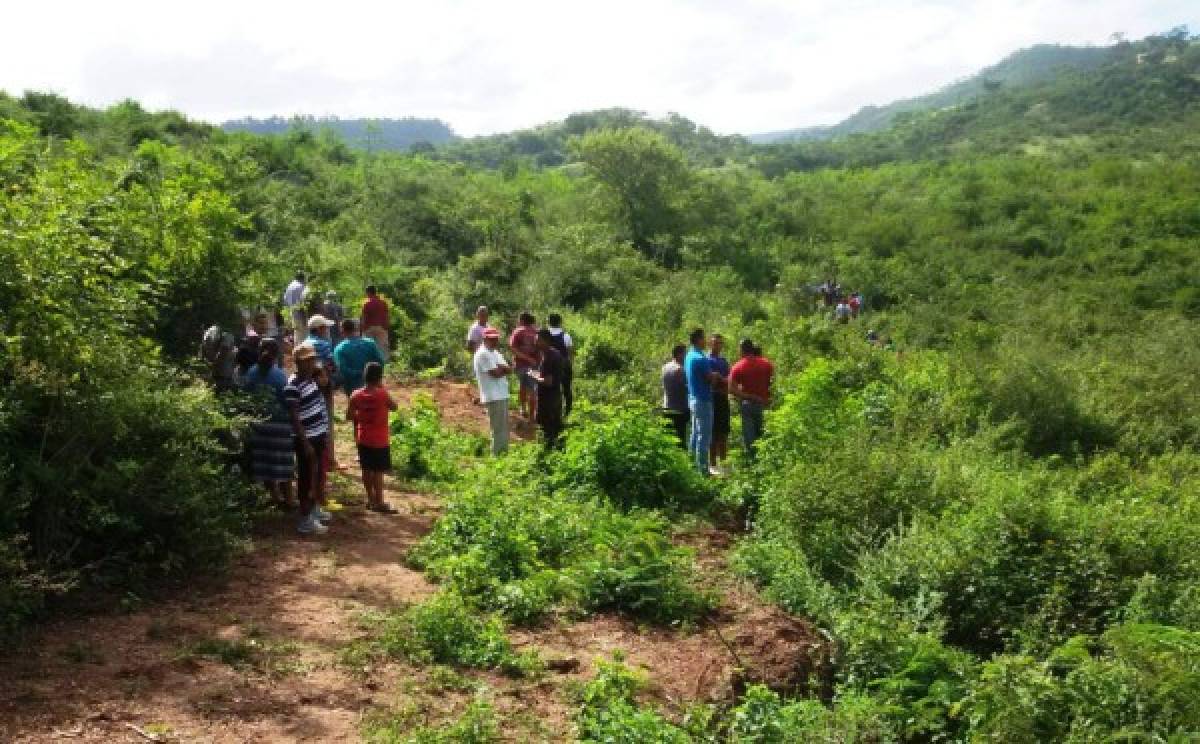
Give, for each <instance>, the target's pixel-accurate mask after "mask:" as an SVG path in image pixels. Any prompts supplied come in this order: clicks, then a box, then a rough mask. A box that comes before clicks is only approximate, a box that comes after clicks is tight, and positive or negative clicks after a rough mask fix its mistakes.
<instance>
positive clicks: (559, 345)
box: [546, 313, 575, 419]
mask: <svg viewBox="0 0 1200 744" xmlns="http://www.w3.org/2000/svg"><path fill="white" fill-rule="evenodd" d="M546 330H548V331H550V336H551V337H552V339H553V343H554V348H556V349H558V353H560V354H562V355H563V360H564V361H565V362H566V368H565V369H564V370H563V381H562V396H563V418H564V419H565V418H567V417H568V416H570V415H571V406H572V405H574V404H575V391H574V390H573V389H572V387H571V383H572V382H573V381H574V380H575V341H574V340H573V339H572V338H571V334H569V333H567V332H566V331H564V330H563V327H562V316H561V315H559V314H558V313H550V315H548V316H547V317H546Z"/></svg>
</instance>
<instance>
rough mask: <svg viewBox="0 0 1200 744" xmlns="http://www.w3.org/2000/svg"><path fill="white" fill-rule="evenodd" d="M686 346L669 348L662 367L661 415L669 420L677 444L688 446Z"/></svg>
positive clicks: (689, 414)
mask: <svg viewBox="0 0 1200 744" xmlns="http://www.w3.org/2000/svg"><path fill="white" fill-rule="evenodd" d="M686 353H687V347H686V346H684V345H683V344H676V345H675V346H673V347H672V348H671V359H670V360H669V361H668V362H667V363H666V364H664V365H663V367H662V388H663V403H662V410H663V415H664V416H666V418H667V420H668V421H670V422H671V427H672V429H674V431H675V436H676V437H678V438H679V446H680V447H682V448H683V449H685V450H686V449H687V448H688V436H687V432H688V419H689V418H690V417H691V412H690V411H689V410H688V386H687V376H686V375H685V374H684V372H683V355H684V354H686Z"/></svg>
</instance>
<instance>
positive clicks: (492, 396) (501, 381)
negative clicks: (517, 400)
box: [474, 328, 512, 455]
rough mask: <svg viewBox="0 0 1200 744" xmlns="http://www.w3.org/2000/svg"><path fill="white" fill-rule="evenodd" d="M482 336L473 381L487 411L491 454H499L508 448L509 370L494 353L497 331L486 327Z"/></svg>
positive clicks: (476, 356)
mask: <svg viewBox="0 0 1200 744" xmlns="http://www.w3.org/2000/svg"><path fill="white" fill-rule="evenodd" d="M482 336H483V345H482V346H480V347H479V348H478V349H476V351H475V363H474V367H475V379H476V380H477V381H478V383H479V399H480V401H482V403H483V405H484V407H485V408H487V412H488V426H489V427H490V428H491V430H492V454H493V455H501V454H503V453H504V452H505V451H506V450H507V449H508V375H509V374H511V373H512V367H510V366H509V364H508V362H507V361H505V359H504V356H503V355H502V354H501V353H500V352H499V351H497V350H496V348H497V347H498V346H499V345H500V331H498V330H496V329H495V328H487V329H485V330H484V331H483V333H482Z"/></svg>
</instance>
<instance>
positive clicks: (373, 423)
mask: <svg viewBox="0 0 1200 744" xmlns="http://www.w3.org/2000/svg"><path fill="white" fill-rule="evenodd" d="M363 379H364V381H365V382H366V387H362V388H359V389H358V390H355V391H354V394H353V395H351V396H350V403H349V405H348V406H347V408H346V417H347V418H348V419H350V421H351V422H353V424H354V443H355V445H357V447H358V465H359V467H360V468H362V481H363V488H365V489H366V491H367V508H368V509H370V510H371V511H375V512H379V513H381V514H395V513H396V510H395V509H393V508H392V507H391V506H389V505H388V504H387V502H386V501H384V500H383V474H384V473H386V472H388V471H390V470H391V469H392V452H391V443H390V441H389V434H390V432H389V430H388V414H389V413H390V412H391V411H394V410H396V408H397V406H396V401H394V400H392V396H391V395H390V394H389V393H388V391H387V389H386V388H385V387H384V386H383V365H382V364H380V363H379V362H368V363H367V368H366V369H365V370H364V371H363Z"/></svg>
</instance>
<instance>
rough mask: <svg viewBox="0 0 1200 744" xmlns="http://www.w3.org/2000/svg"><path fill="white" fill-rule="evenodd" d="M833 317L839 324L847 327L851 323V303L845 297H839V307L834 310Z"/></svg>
mask: <svg viewBox="0 0 1200 744" xmlns="http://www.w3.org/2000/svg"><path fill="white" fill-rule="evenodd" d="M833 317H834V318H835V319H836V320H837V322H839V323H841V324H843V325H845V324H846V323H849V322H850V303H848V302H847V301H846V298H845V297H839V298H838V302H837V306H836V307H835V308H834V309H833Z"/></svg>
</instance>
